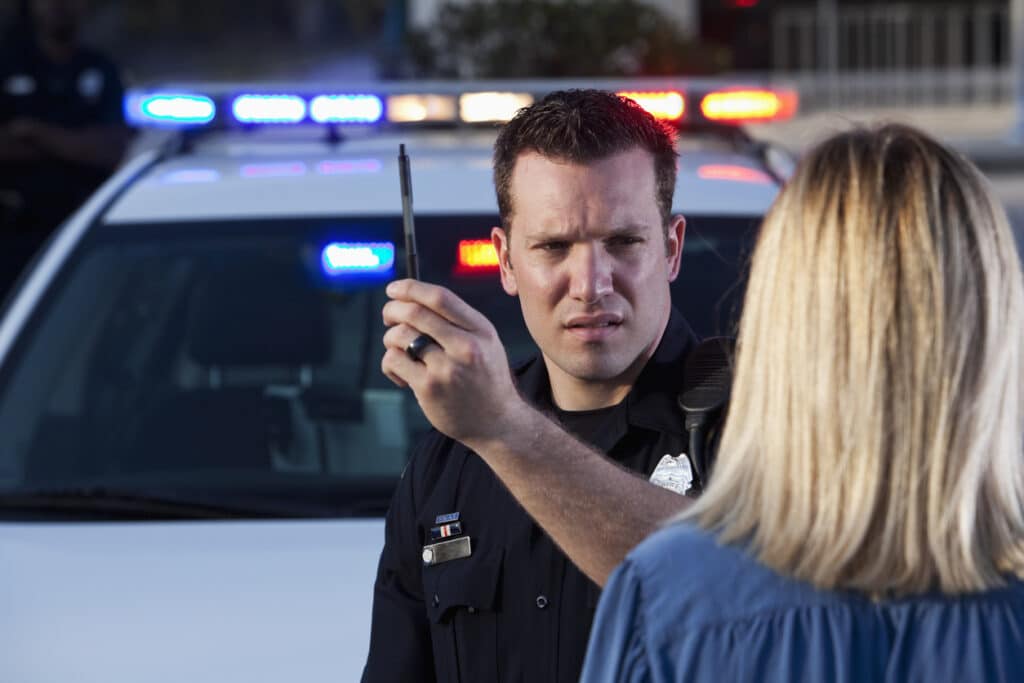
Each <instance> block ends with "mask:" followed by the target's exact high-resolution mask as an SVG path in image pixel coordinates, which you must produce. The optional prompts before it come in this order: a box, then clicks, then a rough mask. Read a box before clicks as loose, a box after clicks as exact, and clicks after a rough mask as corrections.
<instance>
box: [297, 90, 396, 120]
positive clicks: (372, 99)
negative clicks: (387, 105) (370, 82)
mask: <svg viewBox="0 0 1024 683" xmlns="http://www.w3.org/2000/svg"><path fill="white" fill-rule="evenodd" d="M383 113H384V104H383V103H382V102H381V101H380V98H379V97H377V96H376V95H318V96H316V97H314V98H313V100H312V101H311V102H310V103H309V117H310V118H311V119H313V120H314V121H316V122H317V123H376V122H377V121H379V120H380V117H381V115H382V114H383Z"/></svg>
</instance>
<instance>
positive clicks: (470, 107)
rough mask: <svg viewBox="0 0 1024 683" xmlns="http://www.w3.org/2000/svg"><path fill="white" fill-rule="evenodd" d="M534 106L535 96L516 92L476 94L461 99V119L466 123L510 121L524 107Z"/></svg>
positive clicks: (467, 94) (466, 95) (468, 94)
mask: <svg viewBox="0 0 1024 683" xmlns="http://www.w3.org/2000/svg"><path fill="white" fill-rule="evenodd" d="M531 104H533V95H528V94H526V93H514V92H474V93H466V94H465V95H462V96H460V97H459V117H460V118H461V119H462V120H463V121H465V122H466V123H487V122H498V121H508V120H509V119H510V118H512V117H513V116H515V114H516V112H517V111H519V110H520V109H522V108H523V107H529V106H530V105H531Z"/></svg>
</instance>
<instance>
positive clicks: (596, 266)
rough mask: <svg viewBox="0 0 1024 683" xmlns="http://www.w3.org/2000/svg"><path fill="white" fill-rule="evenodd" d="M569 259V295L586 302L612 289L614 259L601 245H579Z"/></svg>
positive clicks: (590, 301)
mask: <svg viewBox="0 0 1024 683" xmlns="http://www.w3.org/2000/svg"><path fill="white" fill-rule="evenodd" d="M573 252H574V253H573V254H572V258H570V259H569V268H570V273H569V278H570V283H569V296H571V297H572V298H573V299H576V300H578V301H582V302H583V303H586V304H593V303H597V302H598V301H600V300H601V299H602V298H603V297H604V296H606V295H607V294H609V293H610V292H611V291H612V260H611V258H610V257H609V255H608V254H606V253H605V252H604V250H603V249H601V248H600V247H595V246H593V245H589V244H581V245H577V246H576V248H575V249H573Z"/></svg>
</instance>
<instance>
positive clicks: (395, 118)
mask: <svg viewBox="0 0 1024 683" xmlns="http://www.w3.org/2000/svg"><path fill="white" fill-rule="evenodd" d="M455 115H456V111H455V97H454V96H453V95H391V96H390V97H388V121H391V122H392V123H416V122H420V121H454V120H455Z"/></svg>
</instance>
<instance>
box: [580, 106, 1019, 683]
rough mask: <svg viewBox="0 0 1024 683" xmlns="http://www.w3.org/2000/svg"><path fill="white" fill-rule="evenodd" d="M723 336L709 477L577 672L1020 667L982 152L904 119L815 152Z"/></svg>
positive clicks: (637, 558)
mask: <svg viewBox="0 0 1024 683" xmlns="http://www.w3.org/2000/svg"><path fill="white" fill-rule="evenodd" d="M738 341H739V347H738V348H739V356H738V359H737V364H736V374H735V381H734V383H733V391H732V401H731V404H730V406H729V415H728V418H727V420H726V424H725V428H724V433H723V435H722V441H721V445H720V448H719V454H718V460H717V464H716V466H715V476H714V478H713V479H712V480H711V482H710V483H709V485H708V487H707V488H706V489H705V490H704V492H703V494H702V496H701V498H700V499H699V500H697V501H696V502H695V503H694V505H693V506H692V507H691V508H690V509H689V510H688V511H687V512H686V513H684V515H683V521H682V523H679V524H675V525H673V526H670V527H669V528H667V529H664V530H662V531H659V532H658V533H656V534H654V535H653V536H651V537H650V538H649V539H647V540H646V541H644V542H643V543H641V544H640V546H639V547H637V548H636V550H634V551H633V552H631V553H630V554H629V556H628V558H627V559H626V561H625V562H624V563H623V564H622V566H621V567H620V568H619V569H617V570H616V572H615V573H614V574H613V575H612V577H611V579H610V580H609V582H608V585H607V587H606V588H605V592H604V594H603V595H602V597H601V606H600V608H599V610H598V616H597V621H596V622H595V624H594V631H593V635H592V639H591V643H590V649H589V651H588V654H587V664H586V667H585V670H584V674H583V678H582V680H583V681H584V682H585V683H598V682H601V683H604V682H606V681H608V682H611V681H650V680H657V681H735V682H742V681H950V682H952V681H1006V682H1009V681H1022V680H1024V658H1022V657H1021V653H1022V652H1024V582H1022V581H1021V579H1022V577H1024V456H1022V453H1021V450H1022V444H1024V282H1022V277H1021V266H1020V261H1019V259H1018V256H1017V250H1016V248H1015V246H1014V240H1013V236H1012V234H1011V232H1010V228H1009V225H1008V222H1007V219H1006V214H1005V212H1004V210H1003V208H1002V206H1001V205H1000V204H999V202H998V201H997V200H996V199H995V198H994V197H993V196H992V194H991V192H990V191H989V190H988V188H987V182H986V180H985V179H984V178H983V177H982V176H981V174H980V173H979V172H978V171H977V169H975V168H974V167H973V166H972V165H971V164H970V163H969V162H967V161H966V160H964V159H963V158H961V157H959V156H958V155H957V154H955V153H953V152H951V151H950V150H948V149H946V148H944V147H943V146H942V145H940V144H939V143H937V142H935V141H934V140H932V139H930V138H929V137H927V136H926V135H924V134H923V133H920V132H918V131H915V130H912V129H909V128H905V127H902V126H886V127H883V128H880V129H877V130H855V131H853V132H848V133H842V134H840V135H838V136H835V137H833V138H831V139H829V140H827V141H825V142H824V143H823V144H821V145H820V146H818V147H817V148H816V149H814V150H813V151H811V152H810V153H809V154H808V155H807V156H806V157H805V158H804V159H803V161H802V162H801V165H800V167H799V169H798V171H797V173H796V175H795V176H794V177H793V178H792V179H791V180H790V181H789V183H788V184H787V185H786V187H785V188H784V189H783V191H782V193H781V194H780V195H779V197H778V199H777V200H776V202H775V204H774V206H773V207H772V209H771V211H770V212H769V214H768V216H767V217H766V218H765V220H764V223H763V225H762V228H761V233H760V237H759V239H758V243H757V247H756V249H755V252H754V256H753V265H752V268H751V273H750V280H749V284H748V287H747V294H746V299H745V301H744V304H743V313H742V318H741V322H740V331H739V338H738ZM693 557H700V558H701V561H700V562H692V561H690V558H693Z"/></svg>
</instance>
